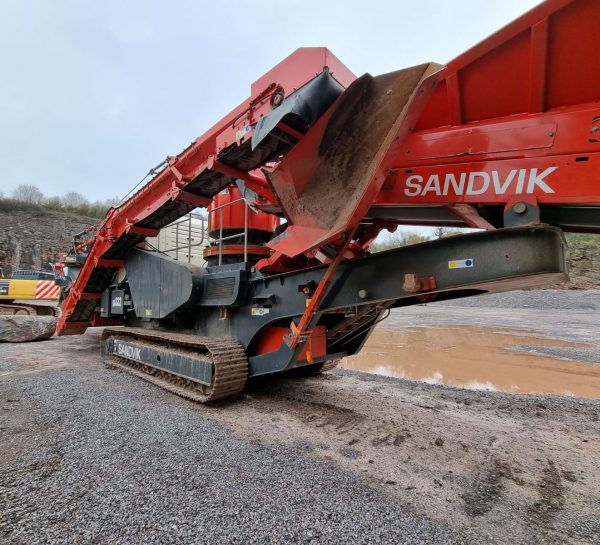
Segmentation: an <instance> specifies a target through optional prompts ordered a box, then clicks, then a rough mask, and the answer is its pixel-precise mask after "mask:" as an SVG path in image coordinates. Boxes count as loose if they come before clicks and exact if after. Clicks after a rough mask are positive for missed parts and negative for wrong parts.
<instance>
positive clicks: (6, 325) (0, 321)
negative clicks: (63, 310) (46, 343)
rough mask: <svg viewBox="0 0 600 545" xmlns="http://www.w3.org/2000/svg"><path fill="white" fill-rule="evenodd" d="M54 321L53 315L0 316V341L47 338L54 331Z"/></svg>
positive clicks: (12, 341) (25, 340) (26, 340)
mask: <svg viewBox="0 0 600 545" xmlns="http://www.w3.org/2000/svg"><path fill="white" fill-rule="evenodd" d="M56 322H57V319H56V318H55V317H54V316H0V342H9V343H23V342H29V341H43V340H44V339H49V338H50V337H52V335H54V332H55V331H56Z"/></svg>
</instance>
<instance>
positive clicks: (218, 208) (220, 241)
mask: <svg viewBox="0 0 600 545" xmlns="http://www.w3.org/2000/svg"><path fill="white" fill-rule="evenodd" d="M240 201H243V202H244V263H245V262H246V261H248V203H247V202H246V199H244V198H243V197H240V198H239V199H236V200H234V201H231V202H228V203H225V204H222V205H221V206H216V207H215V208H212V209H211V210H209V211H208V223H209V225H210V223H211V222H210V217H211V214H216V213H217V212H218V213H219V238H217V239H215V238H213V239H212V240H213V242H214V243H215V245H218V247H219V265H221V264H222V262H223V242H225V241H227V240H233V239H234V238H239V236H240V234H239V233H236V234H235V235H228V236H226V237H224V236H223V210H224V209H225V208H228V207H230V206H233V205H234V204H237V203H239V202H240ZM211 238H212V237H211Z"/></svg>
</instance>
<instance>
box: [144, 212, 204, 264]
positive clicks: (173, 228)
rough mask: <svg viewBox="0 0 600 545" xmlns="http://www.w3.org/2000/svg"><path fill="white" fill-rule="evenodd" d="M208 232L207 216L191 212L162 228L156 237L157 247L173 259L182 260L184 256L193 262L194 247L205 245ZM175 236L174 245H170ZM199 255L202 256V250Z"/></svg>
mask: <svg viewBox="0 0 600 545" xmlns="http://www.w3.org/2000/svg"><path fill="white" fill-rule="evenodd" d="M206 233H207V220H206V218H205V217H204V216H202V215H200V214H194V213H189V214H186V215H185V216H184V217H183V218H181V219H179V220H177V221H175V222H173V223H171V224H169V225H167V226H166V227H165V228H164V229H162V231H161V233H160V234H159V235H158V237H157V239H156V245H157V246H158V248H157V249H158V250H159V251H160V252H161V253H163V254H165V255H168V256H169V257H172V258H173V259H176V260H178V261H181V259H180V258H182V257H183V258H184V259H186V260H187V262H188V263H191V262H192V259H193V258H194V255H193V251H192V249H193V248H196V247H203V246H204V244H205V239H206V236H207V235H206ZM173 238H174V239H175V241H174V246H172V247H170V246H169V243H170V242H171V241H172V240H173ZM181 254H185V255H183V256H182V255H181ZM198 257H200V258H201V257H202V256H201V252H200V253H199V254H198Z"/></svg>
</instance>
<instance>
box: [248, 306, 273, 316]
mask: <svg viewBox="0 0 600 545" xmlns="http://www.w3.org/2000/svg"><path fill="white" fill-rule="evenodd" d="M269 310H270V309H268V308H265V307H252V316H265V315H266V314H269Z"/></svg>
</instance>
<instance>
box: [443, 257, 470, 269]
mask: <svg viewBox="0 0 600 545" xmlns="http://www.w3.org/2000/svg"><path fill="white" fill-rule="evenodd" d="M472 266H473V260H472V259H454V260H452V261H448V268H449V269H470V268H471V267H472Z"/></svg>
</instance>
